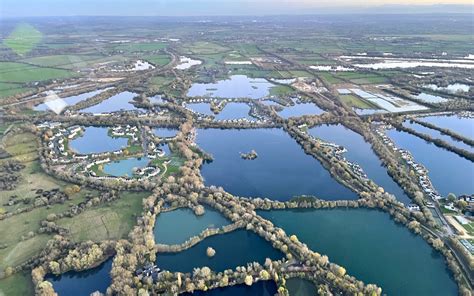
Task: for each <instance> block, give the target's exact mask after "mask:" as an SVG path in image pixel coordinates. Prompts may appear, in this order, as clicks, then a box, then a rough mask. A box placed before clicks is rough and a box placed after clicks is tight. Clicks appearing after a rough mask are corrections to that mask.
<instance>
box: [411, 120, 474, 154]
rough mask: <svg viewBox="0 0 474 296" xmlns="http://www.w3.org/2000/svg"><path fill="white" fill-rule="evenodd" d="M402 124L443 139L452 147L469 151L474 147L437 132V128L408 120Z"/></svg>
mask: <svg viewBox="0 0 474 296" xmlns="http://www.w3.org/2000/svg"><path fill="white" fill-rule="evenodd" d="M403 126H405V127H408V128H411V129H413V130H415V131H417V132H419V133H422V134H427V135H430V136H431V137H432V138H434V139H440V140H443V141H445V142H447V143H449V144H451V145H452V146H454V147H457V148H460V149H465V150H467V151H471V152H473V151H474V149H473V148H472V147H471V146H470V145H467V144H464V143H463V142H461V141H457V140H456V139H453V138H451V137H450V136H448V135H444V134H442V133H441V132H439V131H437V130H434V129H431V128H428V127H424V126H422V125H421V124H418V123H415V122H413V123H411V122H410V121H409V120H408V121H405V122H404V123H403Z"/></svg>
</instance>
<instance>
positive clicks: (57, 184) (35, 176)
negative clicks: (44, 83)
mask: <svg viewBox="0 0 474 296" xmlns="http://www.w3.org/2000/svg"><path fill="white" fill-rule="evenodd" d="M4 146H5V150H6V151H7V152H9V153H10V154H12V155H13V157H14V158H15V159H17V160H19V161H21V162H22V163H23V164H24V165H25V166H26V168H25V169H23V170H21V177H22V180H21V182H20V183H19V184H18V186H17V188H16V189H15V190H13V191H0V203H1V204H2V207H3V209H4V210H6V211H9V212H14V211H15V210H16V209H18V208H21V207H26V206H27V205H24V204H23V203H20V204H17V205H13V206H5V205H4V204H5V202H6V201H8V200H9V198H10V196H12V195H17V196H18V197H19V198H29V199H33V198H34V197H35V196H36V193H35V191H36V189H43V190H51V189H54V188H59V189H64V188H65V187H66V186H67V185H68V184H66V183H65V182H62V181H59V180H57V179H55V178H53V177H51V176H49V175H46V174H45V173H44V172H43V171H42V169H41V168H40V166H39V163H38V160H37V147H36V141H35V140H34V138H33V135H32V134H28V133H19V134H15V135H14V136H13V137H10V136H7V137H6V138H5V139H4ZM2 161H4V160H2ZM88 193H91V194H93V193H94V192H93V191H89V190H85V189H83V190H81V191H80V192H79V193H77V194H74V195H72V196H71V199H70V200H69V202H66V203H64V204H54V205H52V206H50V207H39V208H35V209H33V210H32V211H29V212H24V213H21V214H17V215H13V216H12V217H10V218H7V219H4V220H0V237H1V238H2V240H1V243H2V244H6V248H3V249H0V269H4V268H5V267H7V266H15V265H18V264H20V263H22V262H24V261H25V260H27V259H28V258H30V257H31V256H33V255H36V254H38V252H40V251H41V250H42V249H43V248H44V246H45V245H46V243H47V241H48V240H49V239H50V238H51V236H50V235H38V234H37V235H35V236H33V237H31V238H26V237H28V235H29V234H34V233H36V232H37V231H38V229H39V228H40V225H39V222H40V221H42V220H44V219H46V217H47V216H48V215H49V214H58V213H61V212H64V211H66V210H67V209H69V207H70V205H75V204H79V203H80V202H83V201H84V200H85V195H86V194H88ZM22 236H23V237H24V238H26V239H22Z"/></svg>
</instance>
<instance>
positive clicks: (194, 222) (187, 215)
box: [154, 207, 230, 245]
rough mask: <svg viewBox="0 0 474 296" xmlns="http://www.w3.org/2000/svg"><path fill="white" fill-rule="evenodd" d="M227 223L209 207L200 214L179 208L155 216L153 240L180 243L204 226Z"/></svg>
mask: <svg viewBox="0 0 474 296" xmlns="http://www.w3.org/2000/svg"><path fill="white" fill-rule="evenodd" d="M228 224H230V221H229V220H227V219H226V218H225V217H224V216H223V215H222V214H220V213H219V212H217V211H216V210H213V209H211V208H208V207H206V212H205V213H204V215H202V216H196V215H195V214H194V212H193V210H191V209H189V208H180V209H176V210H173V211H171V212H164V213H160V214H159V215H158V216H157V217H156V222H155V228H154V234H155V241H156V243H159V244H167V245H174V244H181V243H184V242H185V241H187V240H188V239H189V238H190V237H192V236H196V235H199V234H200V233H201V232H202V231H203V230H204V229H206V228H221V227H222V226H225V225H228Z"/></svg>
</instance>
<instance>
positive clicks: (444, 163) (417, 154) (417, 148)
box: [387, 129, 474, 197]
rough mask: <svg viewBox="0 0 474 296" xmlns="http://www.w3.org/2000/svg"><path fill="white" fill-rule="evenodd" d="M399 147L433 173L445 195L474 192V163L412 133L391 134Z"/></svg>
mask: <svg viewBox="0 0 474 296" xmlns="http://www.w3.org/2000/svg"><path fill="white" fill-rule="evenodd" d="M387 136H389V137H390V138H391V139H392V140H393V141H394V142H395V145H396V146H397V147H399V148H402V149H405V150H408V151H410V152H411V154H412V155H413V157H414V158H415V161H416V162H418V163H420V164H423V165H424V166H425V167H426V168H427V169H428V171H429V173H428V176H429V177H430V179H431V182H432V183H433V186H434V187H435V188H436V190H438V192H439V193H440V194H441V195H442V196H445V197H446V196H447V195H448V194H449V193H451V192H452V193H454V194H456V195H461V194H472V193H474V182H472V180H474V164H473V163H472V162H471V161H469V160H467V159H465V158H462V157H461V156H458V155H457V154H455V153H452V152H449V151H447V150H445V149H442V148H439V147H437V146H435V145H434V144H430V143H428V142H426V141H424V140H422V139H420V138H418V137H415V136H413V135H411V134H408V133H405V132H401V131H397V130H395V129H392V130H389V131H387Z"/></svg>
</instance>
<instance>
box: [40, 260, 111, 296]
mask: <svg viewBox="0 0 474 296" xmlns="http://www.w3.org/2000/svg"><path fill="white" fill-rule="evenodd" d="M112 260H113V258H110V259H108V260H107V261H105V262H104V263H102V264H101V265H99V266H98V267H96V268H93V269H89V270H86V271H81V272H77V271H69V272H66V273H65V274H62V275H59V276H55V275H47V276H46V277H45V279H46V280H47V281H49V282H51V283H52V284H53V288H54V290H55V291H56V293H58V295H60V296H83V295H90V294H91V293H93V292H95V291H99V292H101V293H104V294H105V292H106V290H107V287H108V286H109V285H110V284H111V283H112V279H111V277H110V274H109V272H110V270H111V269H112Z"/></svg>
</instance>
